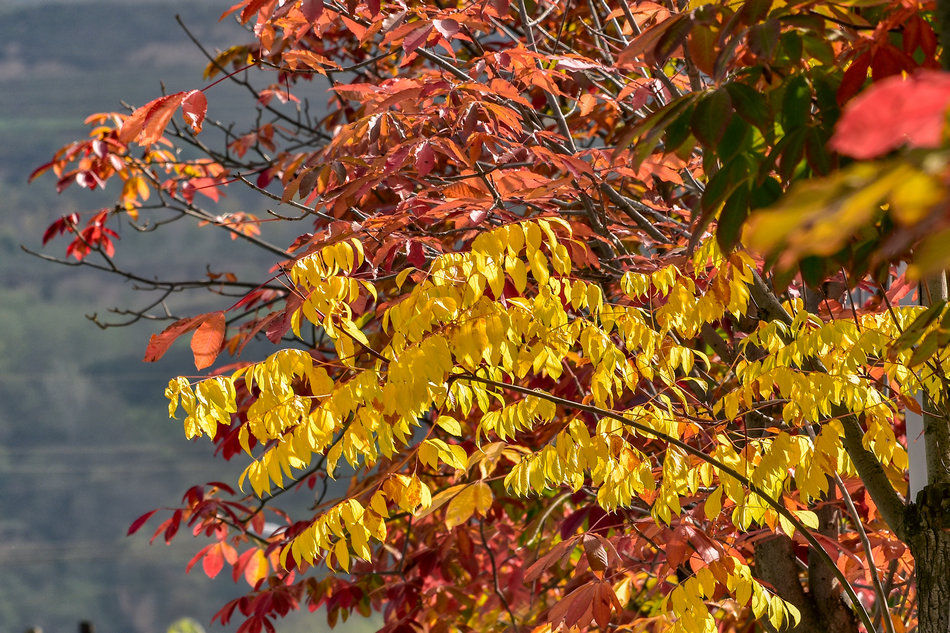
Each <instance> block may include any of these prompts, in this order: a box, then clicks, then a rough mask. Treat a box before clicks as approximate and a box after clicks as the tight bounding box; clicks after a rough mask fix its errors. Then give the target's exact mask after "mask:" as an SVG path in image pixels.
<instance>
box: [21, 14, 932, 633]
mask: <svg viewBox="0 0 950 633" xmlns="http://www.w3.org/2000/svg"><path fill="white" fill-rule="evenodd" d="M933 9H934V3H933V2H915V1H913V0H903V1H900V2H898V1H895V0H890V1H889V0H876V1H874V0H872V1H870V2H867V1H862V2H848V1H845V2H833V1H829V0H813V1H811V0H806V1H804V2H796V3H787V2H783V1H779V0H775V1H770V0H745V1H742V0H739V1H736V2H728V3H708V2H703V1H690V2H688V3H686V2H678V3H673V2H669V3H656V2H647V1H644V2H626V1H625V0H620V1H619V2H604V1H602V0H583V1H579V0H568V1H567V2H538V3H535V2H530V1H529V0H514V1H511V2H509V0H472V1H468V2H459V3H445V2H431V3H404V2H380V0H368V1H365V2H364V1H363V0H348V1H347V2H346V3H339V2H336V1H335V0H302V1H301V0H287V1H286V2H278V1H277V0H242V1H241V2H238V3H237V4H236V5H234V6H233V7H231V8H230V9H228V10H227V11H226V12H225V15H224V16H223V19H237V20H238V21H239V22H240V23H242V24H245V25H247V27H248V32H249V40H248V41H247V42H246V43H239V44H236V45H235V46H233V47H231V48H228V49H226V50H223V51H218V52H216V53H214V54H209V62H208V67H207V70H206V79H208V80H209V81H213V83H210V84H208V85H206V86H204V87H203V88H197V89H194V90H191V91H186V92H180V93H176V94H171V95H164V96H160V97H158V98H156V99H155V100H154V101H152V102H150V103H147V104H145V105H143V106H141V107H138V108H136V109H134V111H131V112H127V113H111V114H100V115H93V116H92V117H90V119H89V121H88V122H89V123H90V124H91V125H92V126H93V129H92V131H91V132H90V135H89V138H87V139H85V140H82V141H78V142H75V143H73V144H71V145H68V146H66V147H64V148H63V149H62V150H60V152H58V153H57V154H56V156H55V157H54V158H53V160H52V161H51V162H50V163H48V164H47V165H44V166H42V167H40V168H39V169H38V170H37V171H36V172H35V174H34V176H36V175H39V174H42V173H45V172H52V173H54V174H55V176H56V178H57V187H58V188H59V189H60V190H62V189H63V188H65V187H68V186H70V185H75V186H79V187H86V188H89V189H96V188H103V187H107V186H111V182H116V183H117V184H118V185H119V187H120V191H119V193H118V199H117V203H116V205H115V207H113V208H107V209H101V210H98V211H96V212H94V213H91V214H88V215H83V216H80V215H77V214H72V215H69V216H66V217H63V218H61V219H59V220H57V221H56V222H54V223H53V224H52V225H51V226H50V228H49V230H48V231H47V233H46V235H45V236H44V237H43V241H44V243H46V242H48V241H51V240H53V239H59V238H65V239H66V240H68V245H67V247H66V257H67V258H71V259H72V260H73V261H78V262H80V263H81V264H82V265H88V266H95V267H98V268H101V269H104V270H108V271H111V272H114V273H117V274H119V275H123V276H125V277H128V278H131V279H134V280H135V281H136V282H137V283H138V284H139V285H140V286H144V287H146V288H148V289H151V290H152V291H154V292H155V293H157V296H158V300H157V301H155V302H154V303H153V304H151V306H150V307H148V308H146V309H144V310H142V311H141V312H140V315H141V316H145V315H149V316H154V315H153V313H152V312H150V310H152V309H153V308H154V307H155V306H158V305H160V302H161V301H162V299H163V298H164V297H165V296H167V295H168V294H169V293H171V292H176V291H182V290H195V289H209V290H212V291H213V292H217V293H219V294H221V295H223V297H222V298H221V304H220V306H219V307H218V309H217V310H216V311H213V312H209V313H206V314H200V315H174V316H170V315H168V316H169V320H173V321H174V322H173V323H171V324H170V325H168V326H167V327H166V328H165V329H164V330H163V331H162V332H160V333H158V334H155V335H153V336H152V338H151V340H150V341H149V343H148V345H147V348H146V352H145V360H146V361H155V360H158V359H159V358H161V357H162V356H163V355H164V354H165V352H166V351H167V350H168V349H169V348H170V346H171V345H173V344H174V342H175V341H176V339H179V338H182V337H185V336H186V335H189V336H190V344H191V350H192V351H193V353H194V361H195V365H196V368H197V369H198V370H205V369H208V368H211V370H210V372H209V373H206V374H202V375H200V376H190V377H189V376H183V377H178V378H175V379H173V380H171V381H170V383H169V385H168V387H167V389H166V392H165V393H166V395H167V396H168V399H169V413H170V415H171V416H172V417H176V416H177V417H179V418H181V419H183V424H184V432H185V435H186V437H188V438H195V437H200V436H204V437H206V438H207V439H208V440H210V441H211V442H213V443H214V444H215V445H216V446H217V452H218V454H219V455H220V456H221V457H222V458H223V459H226V460H238V461H240V462H241V463H243V464H245V465H246V467H245V469H244V473H243V475H242V476H241V477H240V481H238V482H227V483H224V482H214V483H209V484H204V485H197V486H195V487H194V488H191V489H190V490H188V491H187V493H186V494H185V496H184V498H183V503H182V506H181V507H180V508H174V509H171V510H168V511H166V510H161V511H159V512H158V513H157V514H156V513H154V512H150V513H148V514H146V515H144V516H143V517H141V518H140V519H139V520H137V521H136V522H135V523H134V524H133V525H132V527H131V528H130V530H129V531H130V533H131V532H135V531H137V530H139V529H140V528H142V526H143V525H144V524H145V523H146V522H148V521H155V520H158V521H159V525H158V526H157V528H155V529H154V536H153V540H155V539H158V538H161V539H163V540H165V541H169V540H171V539H172V538H174V537H175V536H176V535H177V534H178V532H179V530H180V529H181V528H183V527H186V528H187V529H188V531H191V532H192V533H194V534H203V535H205V536H207V537H210V538H211V541H210V544H208V545H206V546H204V547H203V548H202V549H201V550H200V551H198V553H197V554H196V556H195V558H194V560H193V561H192V563H191V565H189V568H190V567H191V566H193V565H198V564H199V562H200V564H201V567H202V568H203V570H204V571H205V572H206V573H207V574H208V575H209V576H215V575H217V574H219V573H221V572H222V570H224V569H225V568H227V567H229V568H230V573H231V574H232V576H233V577H234V579H235V580H236V581H241V582H246V583H247V594H246V595H245V596H243V597H241V598H239V599H237V600H235V601H233V602H231V603H229V604H227V605H225V606H224V607H223V608H222V609H221V610H220V611H219V612H218V613H217V614H216V615H215V619H216V620H219V621H220V622H222V623H228V622H231V621H237V622H240V629H239V630H240V631H241V633H258V632H260V631H262V630H266V631H273V630H274V626H275V625H274V622H275V619H276V618H279V617H280V616H283V615H285V614H286V613H287V612H289V611H290V610H294V609H299V608H309V609H311V610H316V609H318V608H320V609H323V610H324V611H325V613H326V617H327V618H328V619H329V622H330V624H331V625H332V624H334V623H336V622H338V621H339V620H341V619H345V618H347V617H349V616H350V615H352V614H354V613H358V614H362V615H367V614H369V613H370V612H371V611H376V612H379V613H380V614H382V622H383V629H382V630H383V631H385V632H386V633H423V632H429V631H431V632H433V633H448V632H449V631H488V630H499V631H501V630H512V631H515V633H519V632H527V631H533V632H536V633H548V632H551V631H554V630H557V629H565V630H568V629H573V628H577V629H580V630H594V629H617V630H629V631H667V630H671V631H682V632H688V633H695V632H700V631H719V632H722V633H726V632H732V631H736V632H739V631H742V632H744V631H752V630H769V631H773V630H783V629H786V630H796V631H835V632H838V631H841V632H848V631H860V630H865V631H869V632H870V631H887V632H888V633H894V632H896V631H906V630H910V629H912V628H913V627H915V626H916V627H919V628H918V630H920V631H922V632H926V633H933V632H937V631H940V632H943V633H945V631H946V630H947V627H950V616H948V615H947V614H946V613H945V611H946V608H945V605H946V602H945V599H946V596H947V595H948V594H946V592H947V591H950V588H948V586H947V583H948V582H950V580H948V579H950V540H948V537H947V535H946V534H947V533H946V531H945V530H944V525H945V523H944V521H945V518H944V517H945V516H946V515H947V514H950V513H947V510H946V508H944V507H943V506H941V499H942V498H944V493H946V492H947V491H948V490H950V472H948V467H947V464H950V431H948V430H947V423H946V419H947V417H946V413H945V411H946V410H947V397H946V395H947V394H946V390H947V386H946V385H947V376H946V371H947V369H948V368H950V359H948V356H950V353H948V351H947V343H948V342H950V312H948V310H947V308H946V296H943V297H942V298H941V297H940V296H938V295H937V294H934V292H936V291H934V292H929V291H928V292H918V287H917V281H918V280H919V279H920V278H922V277H924V278H927V279H929V280H930V281H928V284H929V285H927V288H936V287H937V285H939V284H937V285H934V284H933V283H931V282H932V280H933V279H934V278H935V277H934V276H937V277H940V278H943V276H944V269H945V268H946V267H947V264H948V259H950V255H948V253H947V251H946V249H945V248H944V247H942V246H941V245H942V244H945V243H947V242H946V239H947V237H948V236H950V215H948V214H947V212H946V202H945V201H946V200H947V186H948V182H950V179H948V169H947V154H946V147H947V146H946V144H945V138H946V136H945V133H944V129H945V111H946V109H947V105H948V104H950V79H948V78H947V77H948V75H946V74H944V73H943V72H942V71H940V70H938V68H939V58H938V55H939V50H940V49H939V47H938V43H937V38H936V35H935V32H934V28H933V26H932V24H931V22H930V20H931V11H932V10H933ZM221 81H233V82H236V83H238V84H240V85H242V86H244V87H246V88H247V89H248V91H249V94H250V95H251V96H252V99H253V100H252V102H251V106H250V109H251V110H252V115H253V116H251V117H249V118H248V120H249V121H253V123H251V124H248V125H247V126H246V127H245V128H239V127H238V126H233V125H229V124H228V123H227V122H221V121H218V120H216V119H215V118H214V116H213V115H214V107H215V90H214V87H215V85H216V84H217V83H219V82H221ZM182 150H183V151H182ZM234 189H249V190H251V191H253V192H255V193H256V194H258V195H259V197H260V199H261V201H262V205H263V206H270V207H271V210H269V211H268V212H267V214H266V215H265V214H263V213H262V214H260V215H253V214H251V213H249V212H241V213H232V214H222V213H219V212H216V211H215V203H217V202H218V201H219V199H220V197H221V196H223V195H225V193H227V192H229V191H233V190H234ZM173 220H182V221H188V220H191V221H194V222H195V224H196V225H197V226H199V227H205V228H201V229H196V230H211V229H212V227H214V228H217V229H219V230H223V231H226V232H228V233H229V234H230V235H231V236H232V237H234V238H236V239H240V240H244V241H246V242H248V243H250V244H253V245H256V246H258V247H260V248H261V249H263V250H264V251H265V252H267V253H269V254H270V256H271V257H272V261H273V266H272V267H271V268H270V269H269V270H262V271H261V273H260V275H259V276H258V277H256V278H251V279H240V278H238V277H236V276H234V275H231V274H227V275H219V274H210V273H209V275H208V277H207V278H204V279H195V280H193V281H189V282H181V281H175V282H171V281H167V282H166V281H162V280H152V279H150V278H148V277H147V276H143V275H141V274H139V273H137V272H136V271H134V270H128V269H125V268H123V267H122V266H119V265H117V264H116V263H115V262H116V260H115V259H114V253H115V249H116V244H115V240H116V239H117V237H118V236H117V233H116V232H115V230H114V228H110V226H115V225H116V224H117V223H119V222H130V223H133V224H136V225H140V226H141V225H145V224H146V223H161V222H167V221H173ZM293 222H299V223H300V226H301V230H300V231H299V233H300V236H299V237H298V238H297V239H296V240H294V241H293V242H292V243H290V244H279V245H275V244H273V243H272V242H271V241H268V228H269V226H268V225H270V224H272V223H280V224H290V223H293ZM304 225H306V226H304ZM305 229H306V230H308V231H310V232H304V230H305ZM213 264H214V267H213V268H214V269H221V265H223V264H226V262H213ZM907 264H910V266H909V267H908V266H907ZM927 276H929V277H927ZM943 284H944V285H943V287H944V295H945V294H946V291H945V288H946V281H945V279H944V282H943ZM921 301H922V302H923V303H925V304H927V305H928V306H929V307H928V308H926V309H925V308H923V307H920V306H919V305H917V304H918V303H919V302H921ZM254 339H265V340H267V341H269V342H270V343H271V344H272V345H273V346H274V348H275V349H274V351H273V353H272V354H270V355H268V356H266V357H264V358H247V355H242V351H243V350H244V349H245V346H246V345H247V344H248V343H249V342H250V341H251V340H254ZM222 355H225V356H230V357H231V359H230V360H228V361H225V360H223V359H220V358H219V357H220V356H222ZM216 363H217V364H216ZM215 367H217V369H215ZM919 394H923V396H922V397H920V396H919ZM908 414H922V415H923V416H924V419H925V421H928V420H929V422H927V424H930V425H931V426H930V427H928V428H930V429H931V431H933V438H935V439H933V440H931V439H930V437H931V431H928V442H930V443H929V444H928V460H927V461H928V464H927V466H928V469H925V470H926V472H927V474H926V475H925V478H926V481H925V482H924V484H925V485H924V492H923V493H921V496H920V497H918V498H916V499H911V498H910V493H909V490H908V470H909V469H910V468H911V467H912V465H911V464H909V461H908V454H907V450H906V447H907V445H908V443H909V442H912V441H913V440H915V439H916V438H915V437H911V436H910V434H909V433H908V431H907V424H906V416H907V415H908ZM941 416H942V417H941ZM941 420H942V422H941ZM941 424H942V426H941ZM941 451H942V452H941ZM931 453H933V454H934V455H936V457H935V458H934V459H933V461H932V460H931ZM941 455H943V456H944V457H946V459H945V460H944V461H943V462H941V459H943V458H942V457H941ZM941 464H942V465H941ZM915 476H916V475H915ZM334 480H336V482H335V483H334ZM295 497H296V498H298V499H303V500H304V501H303V503H301V502H299V501H298V502H296V503H292V504H289V505H285V504H284V503H283V502H284V501H288V500H291V499H292V498H295ZM915 502H916V503H915ZM282 506H283V507H285V508H287V507H296V508H300V507H304V506H306V507H309V510H308V511H305V512H300V511H299V510H298V511H295V512H293V513H290V512H287V511H283V510H281V509H280V508H281V507H282ZM274 525H276V526H277V527H276V529H275V528H274V527H273V526H274ZM242 579H243V580H242ZM941 595H944V596H945V599H944V601H943V602H941V598H940V596H941ZM941 608H942V609H943V613H941Z"/></svg>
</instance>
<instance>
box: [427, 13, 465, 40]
mask: <svg viewBox="0 0 950 633" xmlns="http://www.w3.org/2000/svg"><path fill="white" fill-rule="evenodd" d="M432 24H433V26H435V30H436V31H438V32H439V33H440V34H441V35H442V37H444V38H445V39H451V37H452V36H453V35H455V34H456V33H458V32H459V23H458V22H456V21H455V20H453V19H451V18H449V19H447V20H433V21H432Z"/></svg>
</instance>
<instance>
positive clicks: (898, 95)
mask: <svg viewBox="0 0 950 633" xmlns="http://www.w3.org/2000/svg"><path fill="white" fill-rule="evenodd" d="M948 106H950V73H945V72H940V71H935V70H925V71H921V72H919V73H917V74H916V75H914V76H912V77H909V78H904V77H898V76H894V77H888V78H887V79H885V80H883V81H880V82H878V83H876V84H873V85H872V86H871V87H870V88H868V89H867V90H865V91H864V92H863V93H861V94H860V95H859V96H857V97H855V99H854V100H853V101H851V103H849V104H848V106H847V107H846V108H845V110H844V113H843V114H842V116H841V119H840V120H839V121H838V125H837V127H836V128H835V133H834V136H832V138H831V142H830V146H831V148H832V149H834V150H835V151H837V152H840V153H842V154H846V155H848V156H852V157H854V158H858V159H868V158H874V157H876V156H880V155H882V154H886V153H887V152H889V151H891V150H893V149H896V148H898V147H900V146H901V145H904V144H905V143H906V144H907V145H909V146H910V147H938V146H939V145H940V143H941V140H942V136H943V128H944V122H945V114H946V111H947V107H948Z"/></svg>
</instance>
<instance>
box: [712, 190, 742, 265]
mask: <svg viewBox="0 0 950 633" xmlns="http://www.w3.org/2000/svg"><path fill="white" fill-rule="evenodd" d="M748 217H749V188H748V187H747V186H745V185H743V186H741V187H739V188H737V189H736V190H735V191H734V192H733V193H732V195H731V196H729V199H728V200H726V204H725V205H723V207H722V212H721V213H720V214H719V224H718V225H717V227H716V241H717V242H719V248H721V249H722V252H724V253H728V252H730V251H731V250H732V247H733V246H735V245H736V243H737V242H738V241H739V236H740V235H741V233H742V225H743V224H744V223H745V221H746V219H747V218H748Z"/></svg>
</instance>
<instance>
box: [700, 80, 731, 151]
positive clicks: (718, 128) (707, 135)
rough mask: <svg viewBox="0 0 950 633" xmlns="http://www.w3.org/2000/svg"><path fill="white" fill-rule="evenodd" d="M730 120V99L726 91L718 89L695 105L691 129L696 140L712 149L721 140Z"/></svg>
mask: <svg viewBox="0 0 950 633" xmlns="http://www.w3.org/2000/svg"><path fill="white" fill-rule="evenodd" d="M731 120H732V99H731V98H730V97H729V91H728V90H725V89H723V88H720V89H719V90H716V91H714V92H711V93H709V94H708V95H707V96H706V97H704V98H703V100H702V101H700V102H699V103H698V104H697V105H696V110H695V111H694V112H693V117H692V121H691V127H692V130H693V134H694V135H695V136H696V138H698V139H699V140H700V141H702V143H703V144H704V145H706V146H707V147H712V146H714V145H716V144H718V143H719V141H720V140H722V137H723V134H725V132H726V128H727V126H728V125H729V122H730V121H731Z"/></svg>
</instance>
